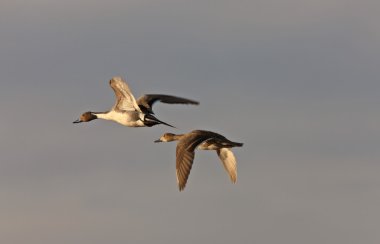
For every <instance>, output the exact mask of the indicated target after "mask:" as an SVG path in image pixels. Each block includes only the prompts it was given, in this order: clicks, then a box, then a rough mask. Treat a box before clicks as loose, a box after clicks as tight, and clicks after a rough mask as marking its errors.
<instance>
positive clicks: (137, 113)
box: [73, 76, 199, 127]
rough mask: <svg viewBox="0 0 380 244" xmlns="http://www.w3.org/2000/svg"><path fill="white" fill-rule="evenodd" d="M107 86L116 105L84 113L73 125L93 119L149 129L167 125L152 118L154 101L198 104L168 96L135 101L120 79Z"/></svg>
mask: <svg viewBox="0 0 380 244" xmlns="http://www.w3.org/2000/svg"><path fill="white" fill-rule="evenodd" d="M109 84H110V86H111V88H112V89H113V90H114V92H115V96H116V103H115V105H114V106H113V107H112V108H111V110H109V111H106V112H85V113H84V114H82V115H81V116H80V118H79V119H77V120H76V121H74V122H73V123H81V122H89V121H91V120H94V119H105V120H112V121H115V122H117V123H119V124H122V125H125V126H129V127H146V126H147V127H151V126H154V125H157V124H164V125H167V126H170V127H174V126H172V125H170V124H167V123H165V122H163V121H161V120H159V119H157V118H156V117H155V116H153V114H154V113H153V111H152V106H153V104H154V103H155V102H156V101H161V102H164V103H182V104H199V103H198V102H196V101H193V100H190V99H186V98H180V97H175V96H169V95H159V94H146V95H144V96H142V97H140V98H139V99H138V100H137V101H136V99H135V97H134V96H133V94H132V92H131V89H130V88H129V86H128V84H127V83H126V82H125V81H124V79H123V78H122V77H119V76H116V77H113V78H112V79H111V80H110V81H109Z"/></svg>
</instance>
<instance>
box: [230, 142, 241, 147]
mask: <svg viewBox="0 0 380 244" xmlns="http://www.w3.org/2000/svg"><path fill="white" fill-rule="evenodd" d="M232 145H233V146H234V147H242V146H243V145H244V143H240V142H232Z"/></svg>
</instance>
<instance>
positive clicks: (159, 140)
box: [154, 139, 162, 143]
mask: <svg viewBox="0 0 380 244" xmlns="http://www.w3.org/2000/svg"><path fill="white" fill-rule="evenodd" d="M154 142H155V143H157V142H162V141H161V139H158V140H155V141H154Z"/></svg>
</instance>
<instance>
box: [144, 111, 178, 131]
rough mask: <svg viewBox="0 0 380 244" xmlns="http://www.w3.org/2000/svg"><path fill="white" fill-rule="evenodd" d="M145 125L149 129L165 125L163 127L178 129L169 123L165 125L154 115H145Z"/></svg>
mask: <svg viewBox="0 0 380 244" xmlns="http://www.w3.org/2000/svg"><path fill="white" fill-rule="evenodd" d="M144 124H145V125H146V126H148V127H151V126H153V125H158V124H163V125H167V126H170V127H172V128H176V127H174V126H172V125H170V124H168V123H165V122H163V121H161V120H159V119H157V118H156V117H154V116H153V115H152V114H145V116H144Z"/></svg>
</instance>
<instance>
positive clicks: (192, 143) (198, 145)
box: [155, 130, 243, 191]
mask: <svg viewBox="0 0 380 244" xmlns="http://www.w3.org/2000/svg"><path fill="white" fill-rule="evenodd" d="M170 141H178V143H177V149H176V175H177V183H178V187H179V190H180V191H182V190H183V189H184V188H185V186H186V182H187V179H188V177H189V174H190V170H191V167H192V165H193V160H194V154H195V152H194V151H195V149H201V150H216V152H217V154H218V156H219V158H220V160H221V161H222V163H223V166H224V168H225V170H226V171H227V173H228V174H229V176H230V178H231V181H232V183H235V182H236V179H237V168H236V158H235V156H234V154H233V153H232V151H231V150H230V148H232V147H241V146H243V143H239V142H232V141H230V140H228V139H227V138H225V137H224V136H222V135H220V134H218V133H215V132H211V131H205V130H194V131H191V132H190V133H187V134H180V135H175V134H172V133H165V134H164V135H162V136H161V137H160V139H158V140H156V141H155V142H170Z"/></svg>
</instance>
